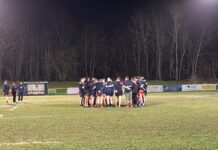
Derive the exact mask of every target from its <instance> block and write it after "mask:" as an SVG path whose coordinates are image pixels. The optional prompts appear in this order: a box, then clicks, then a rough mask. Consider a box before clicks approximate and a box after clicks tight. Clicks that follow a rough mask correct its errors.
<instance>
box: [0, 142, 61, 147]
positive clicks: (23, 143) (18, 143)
mask: <svg viewBox="0 0 218 150" xmlns="http://www.w3.org/2000/svg"><path fill="white" fill-rule="evenodd" d="M60 143H62V142H56V141H53V142H41V141H33V142H17V143H0V146H2V145H30V144H60Z"/></svg>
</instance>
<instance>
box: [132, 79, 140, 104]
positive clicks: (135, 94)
mask: <svg viewBox="0 0 218 150" xmlns="http://www.w3.org/2000/svg"><path fill="white" fill-rule="evenodd" d="M136 81H137V78H136V77H135V78H132V83H133V84H132V103H133V106H137V104H138V90H139V88H138V85H137V83H136Z"/></svg>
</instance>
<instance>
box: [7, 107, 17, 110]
mask: <svg viewBox="0 0 218 150" xmlns="http://www.w3.org/2000/svg"><path fill="white" fill-rule="evenodd" d="M16 108H17V106H14V107H13V108H11V109H9V111H13V110H15V109H16Z"/></svg>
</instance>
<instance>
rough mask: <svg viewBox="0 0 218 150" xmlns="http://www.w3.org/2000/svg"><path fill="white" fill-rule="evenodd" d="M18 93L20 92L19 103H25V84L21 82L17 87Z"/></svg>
mask: <svg viewBox="0 0 218 150" xmlns="http://www.w3.org/2000/svg"><path fill="white" fill-rule="evenodd" d="M17 91H18V102H23V96H24V85H23V82H19V85H18V87H17Z"/></svg>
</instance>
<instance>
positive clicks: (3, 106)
mask: <svg viewBox="0 0 218 150" xmlns="http://www.w3.org/2000/svg"><path fill="white" fill-rule="evenodd" d="M8 107H12V106H10V105H1V106H0V108H8Z"/></svg>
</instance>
